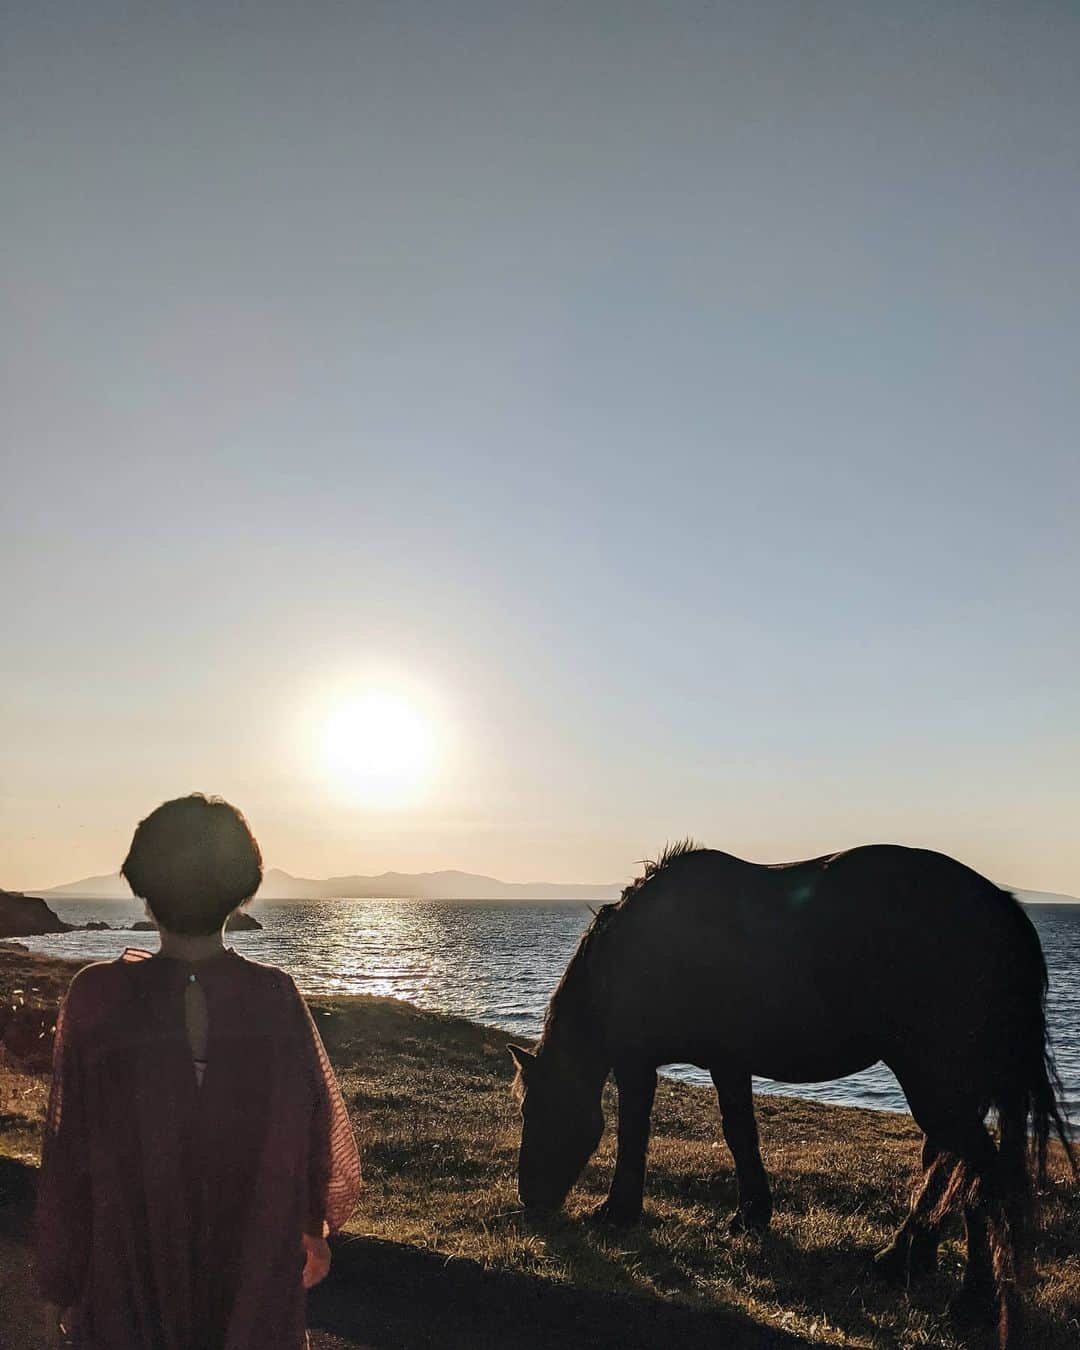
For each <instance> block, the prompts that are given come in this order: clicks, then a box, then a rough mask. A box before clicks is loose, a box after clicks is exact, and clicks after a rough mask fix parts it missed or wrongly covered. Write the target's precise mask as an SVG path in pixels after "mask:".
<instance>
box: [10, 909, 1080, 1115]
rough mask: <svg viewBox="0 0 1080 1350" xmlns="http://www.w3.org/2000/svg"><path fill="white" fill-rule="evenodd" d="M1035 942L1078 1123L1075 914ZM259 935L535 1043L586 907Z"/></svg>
mask: <svg viewBox="0 0 1080 1350" xmlns="http://www.w3.org/2000/svg"><path fill="white" fill-rule="evenodd" d="M50 904H51V905H52V907H53V909H54V910H55V911H56V912H57V913H58V914H59V915H60V917H61V918H62V919H66V920H67V921H68V922H69V923H87V922H89V921H90V920H91V919H103V920H104V921H105V922H106V923H109V924H119V923H125V922H127V923H130V922H133V921H135V920H136V919H141V918H144V917H145V915H144V913H143V909H142V906H141V905H140V904H138V903H134V902H132V903H125V902H109V901H93V900H87V901H74V900H72V901H63V900H61V901H50ZM1025 908H1026V909H1027V911H1028V913H1029V914H1030V916H1031V918H1032V920H1033V922H1034V924H1035V927H1036V928H1037V929H1038V931H1039V937H1040V938H1041V940H1042V945H1043V950H1044V952H1045V953H1046V962H1047V967H1048V970H1049V973H1050V1004H1049V1022H1050V1030H1051V1035H1052V1037H1053V1042H1054V1049H1055V1053H1056V1056H1057V1064H1058V1069H1059V1071H1060V1073H1061V1078H1062V1082H1063V1084H1064V1086H1065V1096H1066V1101H1067V1103H1068V1106H1069V1110H1070V1114H1071V1115H1072V1117H1073V1119H1074V1120H1076V1121H1077V1122H1078V1123H1080V905H1052V904H1042V905H1038V904H1033V905H1027V906H1025ZM252 913H253V914H254V915H255V917H256V918H257V919H258V920H259V922H260V923H261V924H263V926H264V930H263V931H262V932H257V933H233V934H230V935H229V938H228V941H229V945H230V946H233V947H235V948H236V950H237V951H238V952H240V953H242V954H243V955H245V956H250V957H252V958H253V959H255V960H259V961H270V962H272V963H274V964H275V965H280V966H283V967H284V968H285V969H286V970H288V971H289V973H290V974H291V975H292V977H293V978H294V979H295V981H296V983H297V984H298V985H299V987H300V988H301V990H303V991H304V992H305V993H309V994H322V993H332V994H387V995H390V996H392V997H393V998H401V999H406V1000H407V1001H408V1002H410V1003H415V1004H417V1005H418V1006H420V1007H422V1008H429V1009H433V1010H435V1011H438V1012H447V1013H455V1014H458V1015H460V1016H463V1017H468V1018H471V1019H473V1020H474V1021H477V1022H486V1023H489V1024H490V1025H492V1026H497V1027H503V1028H505V1029H506V1030H508V1031H513V1032H517V1033H519V1034H520V1035H522V1036H535V1035H537V1034H538V1032H539V1029H540V1024H541V1020H542V1018H543V1013H544V1007H545V1005H546V1004H547V1000H548V999H549V997H550V996H551V992H552V990H553V989H554V988H555V985H556V984H557V983H558V980H559V977H560V975H561V974H562V972H563V969H564V968H565V966H566V963H567V961H569V959H570V956H571V954H572V953H573V950H574V948H575V946H576V945H577V941H578V939H579V937H580V936H581V934H582V932H583V931H584V929H585V928H586V927H587V926H588V924H589V922H590V920H591V917H592V916H591V914H590V912H589V909H588V908H587V906H585V905H584V904H573V903H569V902H567V903H561V904H501V903H495V902H490V903H488V902H477V903H473V902H466V901H449V900H438V901H429V900H323V901H305V902H303V903H289V902H275V903H256V905H254V906H253V907H252ZM22 940H23V941H24V942H25V943H26V945H27V946H28V947H30V948H31V949H32V950H34V951H41V952H47V953H49V954H51V955H55V956H70V957H78V958H80V959H83V960H87V961H93V960H103V959H107V958H110V957H114V956H117V955H119V953H120V952H121V951H122V950H123V949H124V947H128V946H131V947H140V946H141V947H147V948H149V949H154V948H155V947H156V945H157V938H156V934H154V933H145V932H144V933H131V932H127V933H124V932H92V933H84V932H80V933H63V934H58V935H56V936H52V937H32V938H24V939H22ZM665 1072H669V1073H671V1074H672V1075H673V1076H674V1077H677V1078H684V1079H687V1080H689V1081H692V1082H701V1083H707V1082H708V1081H709V1079H708V1076H707V1075H706V1074H704V1073H702V1072H701V1070H699V1069H695V1068H692V1067H689V1066H686V1065H672V1066H671V1067H670V1068H669V1069H667V1070H665ZM755 1087H756V1089H757V1090H758V1091H760V1092H780V1093H784V1094H787V1095H790V1096H795V1097H804V1098H811V1099H813V1100H815V1101H824V1102H836V1103H839V1104H841V1105H845V1106H867V1107H874V1108H877V1109H881V1110H892V1111H904V1110H906V1109H907V1105H906V1103H905V1101H904V1097H903V1094H902V1092H901V1091H900V1086H899V1084H898V1083H897V1081H896V1079H895V1078H894V1077H893V1075H892V1074H891V1073H890V1072H889V1070H888V1069H886V1068H885V1066H884V1065H883V1064H878V1065H875V1066H874V1067H873V1068H871V1069H867V1070H865V1071H864V1072H863V1073H858V1074H852V1075H851V1076H850V1077H848V1078H842V1079H835V1080H833V1081H830V1082H827V1083H811V1084H787V1083H774V1082H771V1081H769V1080H765V1079H759V1080H757V1081H756V1083H755Z"/></svg>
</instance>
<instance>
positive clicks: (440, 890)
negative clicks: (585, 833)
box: [26, 867, 1080, 905]
mask: <svg viewBox="0 0 1080 1350" xmlns="http://www.w3.org/2000/svg"><path fill="white" fill-rule="evenodd" d="M1005 889H1006V890H1009V891H1012V893H1013V895H1015V896H1016V898H1017V899H1018V900H1021V901H1023V902H1024V903H1025V904H1033V905H1046V904H1051V905H1080V899H1078V898H1077V897H1076V896H1074V895H1058V894H1056V893H1054V892H1052V891H1026V890H1021V889H1019V888H1018V887H1015V886H1006V887H1005ZM621 892H622V887H621V886H619V885H617V884H614V883H613V884H612V885H610V886H596V885H583V884H581V883H577V882H551V881H499V880H497V879H496V878H495V877H485V876H479V875H477V874H476V873H474V872H455V871H443V872H382V873H381V874H380V875H379V876H374V877H365V876H348V877H327V878H326V880H325V881H319V880H315V879H313V878H311V877H294V876H291V875H290V874H289V873H288V872H283V871H282V870H281V869H280V868H279V867H271V868H268V869H267V871H266V872H265V873H264V874H263V883H262V885H261V886H260V887H259V896H258V898H259V899H260V900H337V899H341V900H353V899H365V898H367V899H377V898H381V897H384V896H388V897H394V898H402V899H408V900H506V901H514V900H521V901H527V900H533V901H535V900H585V901H591V902H592V903H594V904H604V903H605V902H607V901H608V900H617V899H618V898H619V895H620V894H621ZM26 894H28V895H40V896H43V897H45V898H46V899H55V900H130V899H131V898H132V895H131V889H130V887H129V886H128V884H127V882H126V881H125V880H124V878H123V877H122V876H120V875H119V873H114V874H113V875H112V876H102V877H85V878H84V879H83V880H82V881H69V882H68V883H67V884H66V885H64V886H53V887H52V888H51V889H50V890H45V891H27V892H26Z"/></svg>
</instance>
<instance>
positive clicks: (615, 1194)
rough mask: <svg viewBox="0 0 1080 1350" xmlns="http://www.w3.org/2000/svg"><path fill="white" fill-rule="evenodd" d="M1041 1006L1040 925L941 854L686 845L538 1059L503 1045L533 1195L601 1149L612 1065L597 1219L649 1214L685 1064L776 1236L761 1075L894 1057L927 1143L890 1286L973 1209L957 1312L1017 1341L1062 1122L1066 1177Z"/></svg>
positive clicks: (647, 882)
mask: <svg viewBox="0 0 1080 1350" xmlns="http://www.w3.org/2000/svg"><path fill="white" fill-rule="evenodd" d="M1045 998H1046V963H1045V961H1044V959H1043V954H1042V948H1041V946H1040V945H1039V939H1038V936H1037V934H1036V932H1035V929H1034V928H1033V927H1032V925H1031V922H1030V920H1029V919H1028V917H1027V915H1026V914H1025V913H1024V911H1023V909H1022V908H1021V907H1020V905H1019V904H1018V903H1017V901H1016V900H1015V899H1014V897H1013V896H1012V895H1010V894H1009V893H1008V892H1007V891H1003V890H1001V889H999V888H998V887H997V886H995V885H993V884H992V883H991V882H989V881H987V880H986V878H985V877H981V876H979V874H978V873H977V872H973V871H972V870H971V869H970V868H968V867H965V866H963V865H962V864H961V863H959V862H956V861H955V860H953V859H952V858H948V857H945V856H944V855H943V854H940V853H931V852H927V851H925V850H922V849H911V848H902V847H899V846H895V845H887V844H879V845H870V846H867V847H863V848H855V849H851V850H849V851H847V852H843V853H836V854H833V855H831V856H828V857H823V858H815V859H812V860H810V861H807V862H798V863H787V864H777V865H774V866H763V865H759V864H755V863H748V862H743V861H742V860H740V859H738V858H734V857H731V856H730V855H729V854H726V853H720V852H716V851H715V850H712V849H705V848H700V847H698V846H696V845H695V844H694V843H693V842H692V841H690V840H687V841H685V842H683V843H681V844H677V845H675V846H674V847H669V848H667V849H666V850H665V851H664V853H663V855H662V856H661V857H660V859H659V860H658V861H657V862H654V863H653V862H650V863H648V864H647V865H646V868H645V873H644V875H643V876H642V877H639V878H638V880H637V881H635V882H634V883H633V885H632V886H629V887H628V888H627V889H626V890H625V891H624V892H623V895H622V899H621V900H620V901H619V902H618V903H617V904H613V905H605V906H604V907H603V908H602V909H601V910H600V911H599V913H598V914H597V916H596V918H595V920H594V922H593V923H592V925H591V926H590V927H589V929H588V930H587V931H586V933H585V934H584V936H583V937H582V939H581V942H580V943H579V945H578V948H577V951H576V952H575V954H574V956H573V958H572V959H571V961H570V964H569V966H568V967H567V969H566V972H565V974H564V975H563V978H562V980H561V981H560V983H559V986H558V988H557V989H556V991H555V993H554V995H553V996H552V999H551V1002H550V1004H549V1005H548V1010H547V1015H546V1018H545V1021H544V1030H543V1036H542V1037H541V1040H540V1042H539V1045H538V1047H537V1049H536V1051H535V1053H530V1052H529V1051H528V1050H525V1049H522V1048H521V1047H520V1046H511V1047H510V1050H511V1054H512V1055H513V1057H514V1059H515V1061H516V1063H517V1066H518V1075H517V1078H516V1080H515V1091H516V1092H517V1095H518V1097H519V1100H520V1102H521V1107H522V1135H521V1150H520V1155H519V1161H518V1189H519V1192H520V1196H521V1200H522V1203H523V1204H524V1205H525V1207H526V1208H527V1209H529V1210H553V1209H557V1208H558V1207H559V1206H560V1205H561V1204H562V1203H563V1201H564V1200H565V1198H566V1196H567V1194H568V1193H569V1191H570V1188H571V1187H572V1186H573V1185H574V1182H575V1181H576V1180H577V1178H578V1176H579V1175H580V1174H581V1171H582V1169H583V1168H584V1166H585V1164H586V1162H587V1161H588V1159H589V1157H590V1156H591V1155H592V1153H593V1152H594V1151H595V1149H596V1147H597V1145H598V1143H599V1141H600V1136H601V1134H602V1133H603V1128H604V1118H603V1113H602V1109H601V1091H602V1088H603V1085H604V1082H605V1080H606V1078H607V1075H608V1072H609V1070H612V1069H613V1070H614V1073H615V1080H616V1083H617V1085H618V1090H619V1134H618V1154H617V1161H616V1164H615V1173H614V1176H613V1178H612V1181H611V1189H610V1192H609V1194H608V1197H607V1199H606V1200H605V1201H604V1203H603V1205H601V1206H600V1209H599V1210H598V1211H597V1213H596V1217H597V1218H599V1219H601V1220H605V1221H607V1222H610V1223H613V1224H632V1223H634V1222H635V1221H637V1219H638V1218H639V1216H640V1214H641V1205H642V1193H643V1189H644V1183H645V1154H646V1150H647V1147H648V1137H649V1116H650V1113H651V1111H652V1104H653V1095H654V1093H655V1089H656V1070H657V1067H658V1066H659V1065H661V1064H668V1063H673V1062H686V1063H691V1064H697V1065H700V1066H701V1067H702V1068H704V1069H707V1070H708V1071H709V1073H710V1074H711V1076H712V1080H713V1083H714V1084H715V1087H716V1094H717V1098H718V1100H719V1106H720V1118H721V1123H722V1127H723V1132H724V1138H725V1140H726V1141H727V1144H728V1147H729V1148H730V1150H731V1154H732V1158H733V1160H734V1163H735V1172H736V1178H737V1181H738V1208H737V1211H736V1214H735V1216H734V1219H733V1221H732V1223H733V1226H734V1227H735V1228H736V1229H740V1228H752V1229H754V1228H756V1229H763V1228H764V1227H765V1226H766V1225H767V1224H768V1222H769V1219H770V1216H771V1213H772V1200H771V1196H770V1192H769V1183H768V1179H767V1177H766V1174H765V1169H764V1166H763V1165H762V1161H761V1153H760V1151H759V1148H758V1134H757V1126H756V1123H755V1120H754V1105H753V1097H752V1095H751V1075H752V1074H760V1075H762V1076H764V1077H767V1078H773V1079H780V1080H782V1081H786V1082H793V1083H809V1082H817V1081H820V1080H822V1079H829V1078H840V1077H843V1076H844V1075H846V1074H849V1073H855V1072H857V1071H858V1070H860V1069H865V1068H867V1067H869V1066H870V1065H871V1064H874V1063H876V1062H877V1061H878V1060H884V1061H885V1063H886V1064H887V1065H888V1066H889V1067H890V1068H891V1069H892V1070H893V1072H894V1073H895V1074H896V1076H897V1078H898V1079H899V1081H900V1084H901V1086H902V1087H903V1089H904V1093H905V1095H906V1097H907V1100H908V1104H909V1106H910V1107H911V1113H912V1115H913V1116H914V1118H915V1120H916V1122H917V1124H918V1125H919V1127H920V1129H921V1130H922V1131H923V1132H924V1133H925V1136H926V1140H925V1144H924V1148H923V1156H922V1162H923V1177H922V1181H921V1185H920V1186H919V1188H918V1189H917V1191H916V1193H915V1195H914V1197H913V1200H912V1205H911V1211H910V1213H909V1215H908V1217H907V1219H906V1221H905V1222H904V1224H903V1226H902V1227H901V1228H900V1230H899V1231H898V1232H897V1233H896V1235H895V1237H894V1238H893V1240H892V1241H891V1242H890V1244H889V1246H888V1247H886V1248H885V1250H884V1251H883V1252H881V1253H879V1255H878V1262H879V1264H880V1266H881V1267H882V1269H883V1270H884V1271H885V1273H887V1274H893V1275H902V1276H906V1275H909V1274H911V1273H918V1272H920V1271H924V1270H926V1269H928V1268H932V1267H933V1266H934V1264H935V1262H936V1255H937V1244H938V1235H939V1230H940V1226H941V1224H942V1222H943V1221H944V1219H945V1217H946V1215H947V1214H948V1213H949V1212H950V1211H951V1210H953V1209H958V1210H962V1211H963V1214H964V1218H965V1222H966V1227H967V1245H968V1259H967V1267H966V1271H965V1275H964V1285H963V1290H962V1291H961V1294H960V1296H959V1297H958V1298H957V1299H956V1300H955V1301H954V1303H955V1311H956V1312H958V1313H962V1314H964V1315H966V1316H969V1317H978V1318H981V1319H985V1318H989V1317H993V1316H994V1315H996V1316H997V1319H998V1324H999V1335H1000V1339H1001V1343H1002V1344H1003V1345H1009V1346H1010V1347H1016V1346H1018V1345H1019V1337H1020V1331H1019V1311H1020V1310H1019V1301H1018V1298H1017V1295H1016V1286H1017V1282H1018V1280H1021V1279H1022V1278H1023V1277H1024V1276H1025V1274H1026V1273H1027V1271H1028V1261H1029V1244H1030V1223H1031V1217H1032V1209H1033V1197H1034V1186H1033V1183H1034V1180H1035V1178H1036V1177H1038V1176H1044V1175H1045V1165H1046V1148H1047V1141H1048V1138H1049V1134H1050V1132H1051V1129H1053V1130H1054V1131H1055V1132H1056V1133H1057V1134H1058V1136H1059V1137H1060V1138H1061V1140H1062V1143H1063V1144H1064V1145H1065V1148H1066V1151H1067V1152H1069V1159H1070V1162H1073V1158H1072V1153H1071V1150H1070V1145H1069V1143H1068V1129H1067V1125H1066V1122H1065V1120H1064V1118H1063V1115H1062V1111H1061V1109H1060V1108H1059V1105H1058V1095H1057V1089H1059V1086H1060V1085H1059V1084H1058V1081H1057V1076H1056V1074H1055V1072H1054V1068H1053V1062H1052V1060H1051V1057H1050V1052H1049V1048H1048V1042H1047V1034H1046V1019H1045V1011H1044V1010H1045ZM991 1110H992V1111H993V1112H994V1113H995V1115H996V1118H997V1122H998V1135H999V1142H998V1143H997V1145H996V1146H995V1143H994V1140H993V1138H992V1136H991V1134H990V1132H989V1131H988V1129H987V1126H986V1123H985V1121H986V1117H987V1115H988V1112H990V1111H991ZM1029 1126H1030V1130H1031V1138H1030V1145H1029ZM1073 1170H1074V1173H1075V1170H1076V1168H1075V1163H1074V1164H1073Z"/></svg>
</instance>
